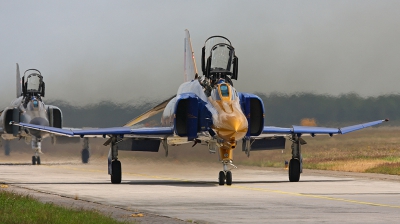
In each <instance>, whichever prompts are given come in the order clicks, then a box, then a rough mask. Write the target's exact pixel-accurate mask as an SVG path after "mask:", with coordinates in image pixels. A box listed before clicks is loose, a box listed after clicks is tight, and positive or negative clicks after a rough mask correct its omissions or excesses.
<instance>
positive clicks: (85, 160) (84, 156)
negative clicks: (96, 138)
mask: <svg viewBox="0 0 400 224" xmlns="http://www.w3.org/2000/svg"><path fill="white" fill-rule="evenodd" d="M81 155H82V163H88V162H89V158H90V151H89V138H84V139H83V149H82V152H81Z"/></svg>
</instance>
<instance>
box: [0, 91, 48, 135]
mask: <svg viewBox="0 0 400 224" xmlns="http://www.w3.org/2000/svg"><path fill="white" fill-rule="evenodd" d="M14 108H16V109H18V110H19V114H20V116H19V119H20V122H23V123H28V124H36V125H42V126H49V119H48V114H47V111H46V107H45V104H44V103H43V101H41V100H39V99H37V98H35V97H32V98H31V99H27V100H26V99H25V98H23V97H22V96H21V97H19V98H16V99H15V100H13V101H12V102H11V105H10V106H9V107H7V108H6V109H5V110H4V111H6V110H9V109H14ZM5 116H6V113H2V114H1V117H0V124H2V125H3V127H4V126H5V125H6V124H5V123H4V122H8V119H6V118H5ZM20 135H21V136H22V137H26V136H29V135H31V136H32V137H36V138H43V137H44V135H47V134H46V133H44V132H40V131H36V130H29V131H28V132H25V131H21V132H20ZM2 137H3V138H4V139H13V138H18V136H14V135H13V134H12V133H4V134H2Z"/></svg>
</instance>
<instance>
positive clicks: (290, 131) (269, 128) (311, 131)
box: [262, 119, 388, 136]
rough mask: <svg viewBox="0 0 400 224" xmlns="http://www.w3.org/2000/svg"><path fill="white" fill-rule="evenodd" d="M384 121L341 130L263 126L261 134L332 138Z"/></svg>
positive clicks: (380, 121)
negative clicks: (321, 135) (325, 136)
mask: <svg viewBox="0 0 400 224" xmlns="http://www.w3.org/2000/svg"><path fill="white" fill-rule="evenodd" d="M385 121H388V119H385V120H378V121H372V122H368V123H363V124H357V125H352V126H347V127H343V128H325V127H311V126H295V125H293V126H292V127H291V128H282V127H274V126H264V128H263V131H262V134H300V135H301V134H310V135H311V136H314V135H317V134H327V135H331V136H332V135H336V134H346V133H349V132H352V131H357V130H360V129H363V128H367V127H371V126H374V125H377V124H381V123H382V122H385Z"/></svg>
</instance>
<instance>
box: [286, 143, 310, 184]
mask: <svg viewBox="0 0 400 224" xmlns="http://www.w3.org/2000/svg"><path fill="white" fill-rule="evenodd" d="M291 140H292V142H293V143H292V159H291V160H290V162H289V181H290V182H298V181H299V180H300V174H301V173H302V172H303V158H302V156H301V145H303V144H306V143H305V141H304V140H303V139H301V138H300V137H298V136H297V135H293V136H292V138H291Z"/></svg>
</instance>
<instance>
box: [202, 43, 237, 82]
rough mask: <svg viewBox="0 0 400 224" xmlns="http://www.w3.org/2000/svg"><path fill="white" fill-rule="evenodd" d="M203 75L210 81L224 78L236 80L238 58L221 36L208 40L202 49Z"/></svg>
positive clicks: (229, 44)
mask: <svg viewBox="0 0 400 224" xmlns="http://www.w3.org/2000/svg"><path fill="white" fill-rule="evenodd" d="M201 67H202V71H203V75H204V76H205V77H207V78H209V79H212V80H218V79H219V78H224V79H225V78H226V77H227V76H230V78H231V79H235V80H237V72H238V70H237V68H238V58H237V57H236V56H235V49H234V48H233V46H232V45H231V42H230V41H229V40H228V39H227V38H225V37H223V36H212V37H210V38H208V39H207V40H206V42H205V44H204V47H203V49H202V57H201Z"/></svg>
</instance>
